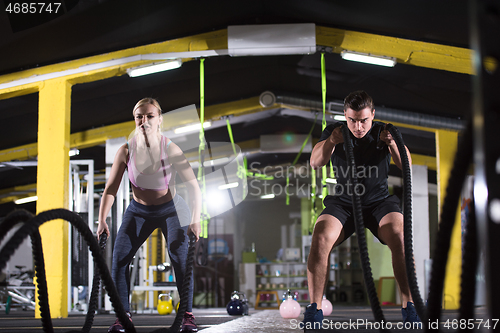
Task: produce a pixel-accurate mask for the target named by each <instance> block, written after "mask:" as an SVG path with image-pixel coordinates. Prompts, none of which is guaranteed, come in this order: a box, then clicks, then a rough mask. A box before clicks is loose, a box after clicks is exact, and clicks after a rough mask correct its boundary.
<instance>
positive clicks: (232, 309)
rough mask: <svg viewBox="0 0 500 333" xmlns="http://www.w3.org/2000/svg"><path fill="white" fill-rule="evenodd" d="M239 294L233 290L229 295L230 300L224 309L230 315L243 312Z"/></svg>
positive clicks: (239, 314)
mask: <svg viewBox="0 0 500 333" xmlns="http://www.w3.org/2000/svg"><path fill="white" fill-rule="evenodd" d="M240 297H241V296H240V294H239V292H237V291H233V293H232V295H231V300H230V301H229V303H227V306H226V310H227V313H228V314H229V315H231V316H241V315H243V313H244V308H243V302H242V301H241V299H240Z"/></svg>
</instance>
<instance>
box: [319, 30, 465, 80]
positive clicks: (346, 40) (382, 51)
mask: <svg viewBox="0 0 500 333" xmlns="http://www.w3.org/2000/svg"><path fill="white" fill-rule="evenodd" d="M316 44H318V45H322V46H329V47H332V49H333V52H335V53H340V52H342V51H343V50H349V51H355V52H361V53H369V54H373V55H381V56H387V57H394V58H396V59H397V62H398V63H402V64H407V65H414V66H420V67H427V68H434V69H441V70H446V71H451V72H457V73H464V74H473V73H474V72H473V67H472V50H470V49H467V48H461V47H454V46H448V45H441V44H435V43H427V42H419V41H414V40H409V39H403V38H395V37H388V36H382V35H375V34H369V33H363V32H357V31H349V30H342V29H336V28H326V27H321V26H318V27H316Z"/></svg>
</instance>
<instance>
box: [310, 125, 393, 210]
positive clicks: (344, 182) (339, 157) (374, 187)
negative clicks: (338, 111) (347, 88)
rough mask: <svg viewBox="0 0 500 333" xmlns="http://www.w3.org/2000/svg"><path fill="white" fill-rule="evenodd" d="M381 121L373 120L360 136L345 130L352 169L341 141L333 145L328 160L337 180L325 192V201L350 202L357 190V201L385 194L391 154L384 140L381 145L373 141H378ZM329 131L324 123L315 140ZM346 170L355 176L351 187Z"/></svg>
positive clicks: (365, 203)
mask: <svg viewBox="0 0 500 333" xmlns="http://www.w3.org/2000/svg"><path fill="white" fill-rule="evenodd" d="M344 124H345V123H344ZM384 125H385V124H384V123H381V122H378V121H374V122H373V124H372V127H371V129H370V130H369V131H368V133H367V134H366V135H365V136H364V137H363V138H361V139H358V138H356V137H355V136H354V135H352V133H351V131H349V136H350V138H351V142H352V144H353V147H354V160H355V161H356V170H352V168H351V167H350V166H349V163H348V162H347V156H346V152H345V149H344V143H339V144H337V145H336V146H335V150H334V151H333V154H332V157H331V160H332V165H333V170H334V172H335V177H336V178H337V184H336V186H335V193H330V195H328V196H327V198H328V201H330V200H332V199H335V200H340V201H341V202H342V203H345V204H352V198H351V196H352V194H353V193H358V194H360V195H361V204H362V205H363V206H369V205H371V204H373V203H374V202H376V201H379V200H382V199H385V198H387V197H388V196H389V188H388V183H387V178H388V176H389V164H390V162H391V154H390V153H389V148H388V147H387V145H386V144H385V143H384V144H383V146H382V148H377V143H378V142H379V141H381V140H380V132H381V131H383V129H384ZM345 126H347V124H345ZM332 131H333V125H328V126H327V127H326V128H325V130H324V131H323V133H321V137H320V139H319V142H321V141H324V140H326V139H327V138H328V137H329V136H330V134H331V133H332ZM327 166H328V165H327ZM349 173H350V174H351V175H352V174H353V173H354V174H355V175H356V176H357V178H358V185H357V186H356V188H353V187H352V184H351V182H350V181H349ZM354 191H356V192H354ZM332 197H333V198H332ZM327 198H325V200H326V199H327Z"/></svg>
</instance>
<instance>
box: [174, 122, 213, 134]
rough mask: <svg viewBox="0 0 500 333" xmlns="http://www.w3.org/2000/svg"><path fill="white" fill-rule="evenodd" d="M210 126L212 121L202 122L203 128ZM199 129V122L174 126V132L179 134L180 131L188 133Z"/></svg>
mask: <svg viewBox="0 0 500 333" xmlns="http://www.w3.org/2000/svg"><path fill="white" fill-rule="evenodd" d="M210 126H212V123H211V122H209V121H207V122H204V123H203V128H209V127H210ZM200 129H201V124H200V123H197V124H192V125H187V126H183V127H179V128H176V129H174V133H175V134H181V133H188V132H197V131H199V130H200Z"/></svg>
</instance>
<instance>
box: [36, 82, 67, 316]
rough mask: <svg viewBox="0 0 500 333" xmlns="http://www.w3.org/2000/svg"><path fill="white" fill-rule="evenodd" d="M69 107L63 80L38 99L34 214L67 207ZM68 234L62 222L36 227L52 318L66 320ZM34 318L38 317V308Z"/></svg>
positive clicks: (48, 85) (49, 86)
mask: <svg viewBox="0 0 500 333" xmlns="http://www.w3.org/2000/svg"><path fill="white" fill-rule="evenodd" d="M70 105H71V84H70V83H68V82H67V81H66V80H64V79H55V80H51V81H46V82H45V85H44V87H43V88H42V89H41V90H40V98H39V117H38V152H39V155H38V167H37V193H38V202H37V207H36V208H37V213H39V212H43V211H46V210H49V209H54V208H67V207H68V197H69V196H68V185H69V184H68V175H69V154H68V153H69V133H70ZM68 230H69V228H68V223H67V222H65V221H62V220H56V221H50V222H48V223H45V224H44V225H42V226H41V227H40V234H41V237H42V245H43V251H44V257H45V269H46V272H47V273H46V274H47V286H48V291H49V294H50V298H49V305H50V314H51V316H52V317H54V318H58V317H67V316H68V304H67V303H68V297H67V295H68ZM36 299H37V300H38V297H37V298H36ZM35 315H36V316H37V317H40V312H39V310H38V306H37V310H36V312H35Z"/></svg>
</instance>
